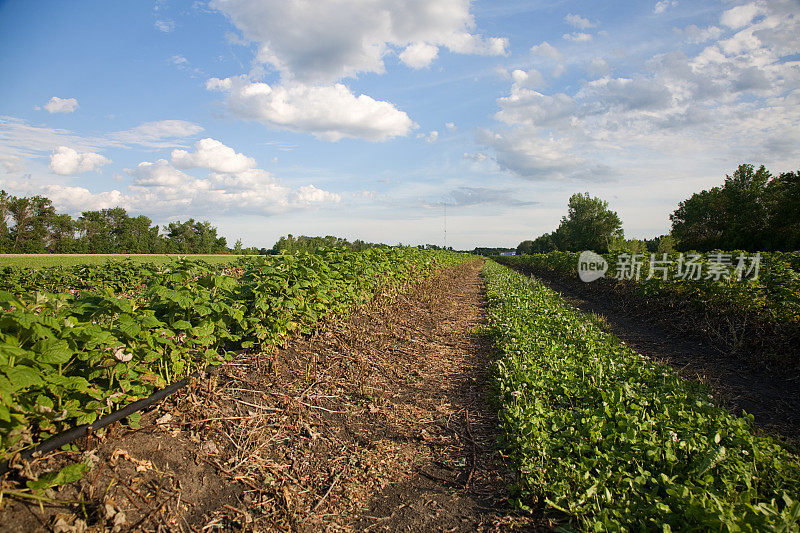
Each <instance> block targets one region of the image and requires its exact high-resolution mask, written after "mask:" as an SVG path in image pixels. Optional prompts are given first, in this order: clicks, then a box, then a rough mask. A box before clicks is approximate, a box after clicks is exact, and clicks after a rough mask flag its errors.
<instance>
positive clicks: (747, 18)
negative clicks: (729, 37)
mask: <svg viewBox="0 0 800 533" xmlns="http://www.w3.org/2000/svg"><path fill="white" fill-rule="evenodd" d="M760 11H761V9H760V8H759V6H758V4H756V3H752V4H745V5H742V6H736V7H733V8H731V9H729V10H727V11H725V12H724V13H723V14H722V16H721V17H720V19H719V21H720V23H721V24H722V25H723V26H727V27H729V28H733V29H737V28H741V27H742V26H746V25H748V24H750V22H751V21H752V20H753V18H754V17H755V16H756V15H757V14H758V13H759V12H760Z"/></svg>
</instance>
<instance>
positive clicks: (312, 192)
mask: <svg viewBox="0 0 800 533" xmlns="http://www.w3.org/2000/svg"><path fill="white" fill-rule="evenodd" d="M292 196H293V197H294V198H295V199H296V201H298V202H302V203H328V202H331V203H339V201H340V200H341V196H339V195H338V194H335V193H331V192H328V191H323V190H322V189H318V188H317V187H314V186H313V185H303V186H302V187H300V188H298V189H297V191H295V192H294V193H293V195H292Z"/></svg>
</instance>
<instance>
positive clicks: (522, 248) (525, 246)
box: [517, 240, 533, 255]
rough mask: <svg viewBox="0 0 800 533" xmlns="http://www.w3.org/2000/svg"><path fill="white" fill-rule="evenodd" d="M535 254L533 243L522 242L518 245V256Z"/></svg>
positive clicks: (529, 241)
mask: <svg viewBox="0 0 800 533" xmlns="http://www.w3.org/2000/svg"><path fill="white" fill-rule="evenodd" d="M532 253H533V241H531V240H528V241H522V242H521V243H519V244H518V245H517V255H524V254H528V255H530V254H532Z"/></svg>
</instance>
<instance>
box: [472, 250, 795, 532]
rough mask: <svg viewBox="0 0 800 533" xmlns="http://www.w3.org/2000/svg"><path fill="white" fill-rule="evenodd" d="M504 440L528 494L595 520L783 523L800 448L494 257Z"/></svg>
mask: <svg viewBox="0 0 800 533" xmlns="http://www.w3.org/2000/svg"><path fill="white" fill-rule="evenodd" d="M483 274H484V277H485V279H486V285H487V297H488V301H489V307H488V313H489V326H488V331H489V333H490V335H491V336H492V337H493V339H494V343H495V347H496V350H497V359H496V361H495V362H494V363H493V375H494V383H495V394H496V401H497V403H498V407H499V409H500V413H499V419H500V428H501V436H500V446H501V449H502V452H503V454H504V456H505V457H506V459H507V460H508V462H509V464H510V466H511V467H512V469H513V470H514V472H515V473H516V479H515V481H514V484H513V489H514V502H515V503H516V504H517V505H518V506H519V507H520V508H522V509H531V508H533V507H534V506H537V505H539V506H546V507H549V508H550V509H552V510H554V512H558V513H564V514H565V515H566V517H567V518H568V519H569V520H570V522H571V524H572V526H573V527H577V528H579V529H583V530H594V531H672V530H703V531H781V530H787V529H788V530H794V531H796V530H797V526H798V519H800V503H798V494H800V464H799V463H798V458H797V457H796V456H795V455H793V454H791V453H789V452H787V451H786V450H785V449H783V448H782V447H781V446H780V445H778V444H777V443H775V442H774V441H773V440H772V439H770V438H768V437H762V436H757V435H755V433H754V429H753V419H752V416H751V415H748V416H747V417H745V418H737V417H734V416H732V415H730V414H729V413H728V412H727V411H725V410H723V409H720V408H717V407H715V406H713V405H712V404H711V402H710V401H709V397H708V394H707V392H706V391H705V390H704V389H703V388H702V387H701V386H700V385H698V384H696V383H693V382H687V381H684V380H683V379H681V378H680V377H678V375H677V374H676V373H675V372H674V371H672V370H671V369H670V368H669V367H666V366H663V365H660V364H656V363H654V362H651V361H649V360H647V359H645V358H643V357H642V356H640V355H639V354H637V353H635V352H634V351H632V350H631V349H630V348H628V347H627V346H625V345H624V344H622V343H621V342H620V341H619V340H618V339H617V338H616V337H614V336H613V335H610V334H608V333H605V332H604V331H603V330H602V329H601V328H600V327H598V326H597V325H595V323H594V322H593V320H592V319H591V317H590V316H588V315H584V314H582V313H580V312H577V311H575V310H574V309H572V308H570V307H569V306H568V305H567V304H566V303H565V302H564V301H563V300H562V299H561V297H560V296H559V295H558V294H556V293H554V292H553V291H550V290H548V289H547V288H545V287H544V286H543V285H542V284H541V283H539V282H537V281H535V280H528V279H526V278H525V277H524V276H522V275H519V274H516V273H514V272H511V271H509V270H508V269H507V268H504V267H502V266H500V265H498V264H497V263H494V262H491V261H487V262H486V264H485V267H484V272H483Z"/></svg>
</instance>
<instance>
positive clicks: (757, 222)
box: [670, 164, 800, 251]
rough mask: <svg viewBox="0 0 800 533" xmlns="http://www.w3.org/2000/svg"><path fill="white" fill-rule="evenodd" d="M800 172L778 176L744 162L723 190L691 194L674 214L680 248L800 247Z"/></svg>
mask: <svg viewBox="0 0 800 533" xmlns="http://www.w3.org/2000/svg"><path fill="white" fill-rule="evenodd" d="M798 206H800V171H798V172H787V173H784V174H781V175H780V176H779V177H777V178H774V177H773V176H772V175H771V174H770V172H769V171H768V170H767V169H766V168H765V167H764V166H763V165H761V166H760V167H759V168H758V169H755V167H754V166H753V165H748V164H742V165H739V167H738V168H737V169H736V171H734V173H733V175H731V176H726V177H725V182H724V184H723V185H722V186H721V187H714V188H712V189H709V190H704V191H701V192H699V193H696V194H693V195H692V196H691V198H688V199H687V200H684V201H682V202H681V203H680V204H679V206H678V209H676V210H675V212H674V213H672V214H671V215H670V220H671V221H672V234H673V235H674V236H675V238H676V240H677V247H678V249H679V250H700V251H706V250H713V249H723V250H727V249H742V250H748V251H757V250H762V251H763V250H781V251H793V250H798V249H800V209H798Z"/></svg>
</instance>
